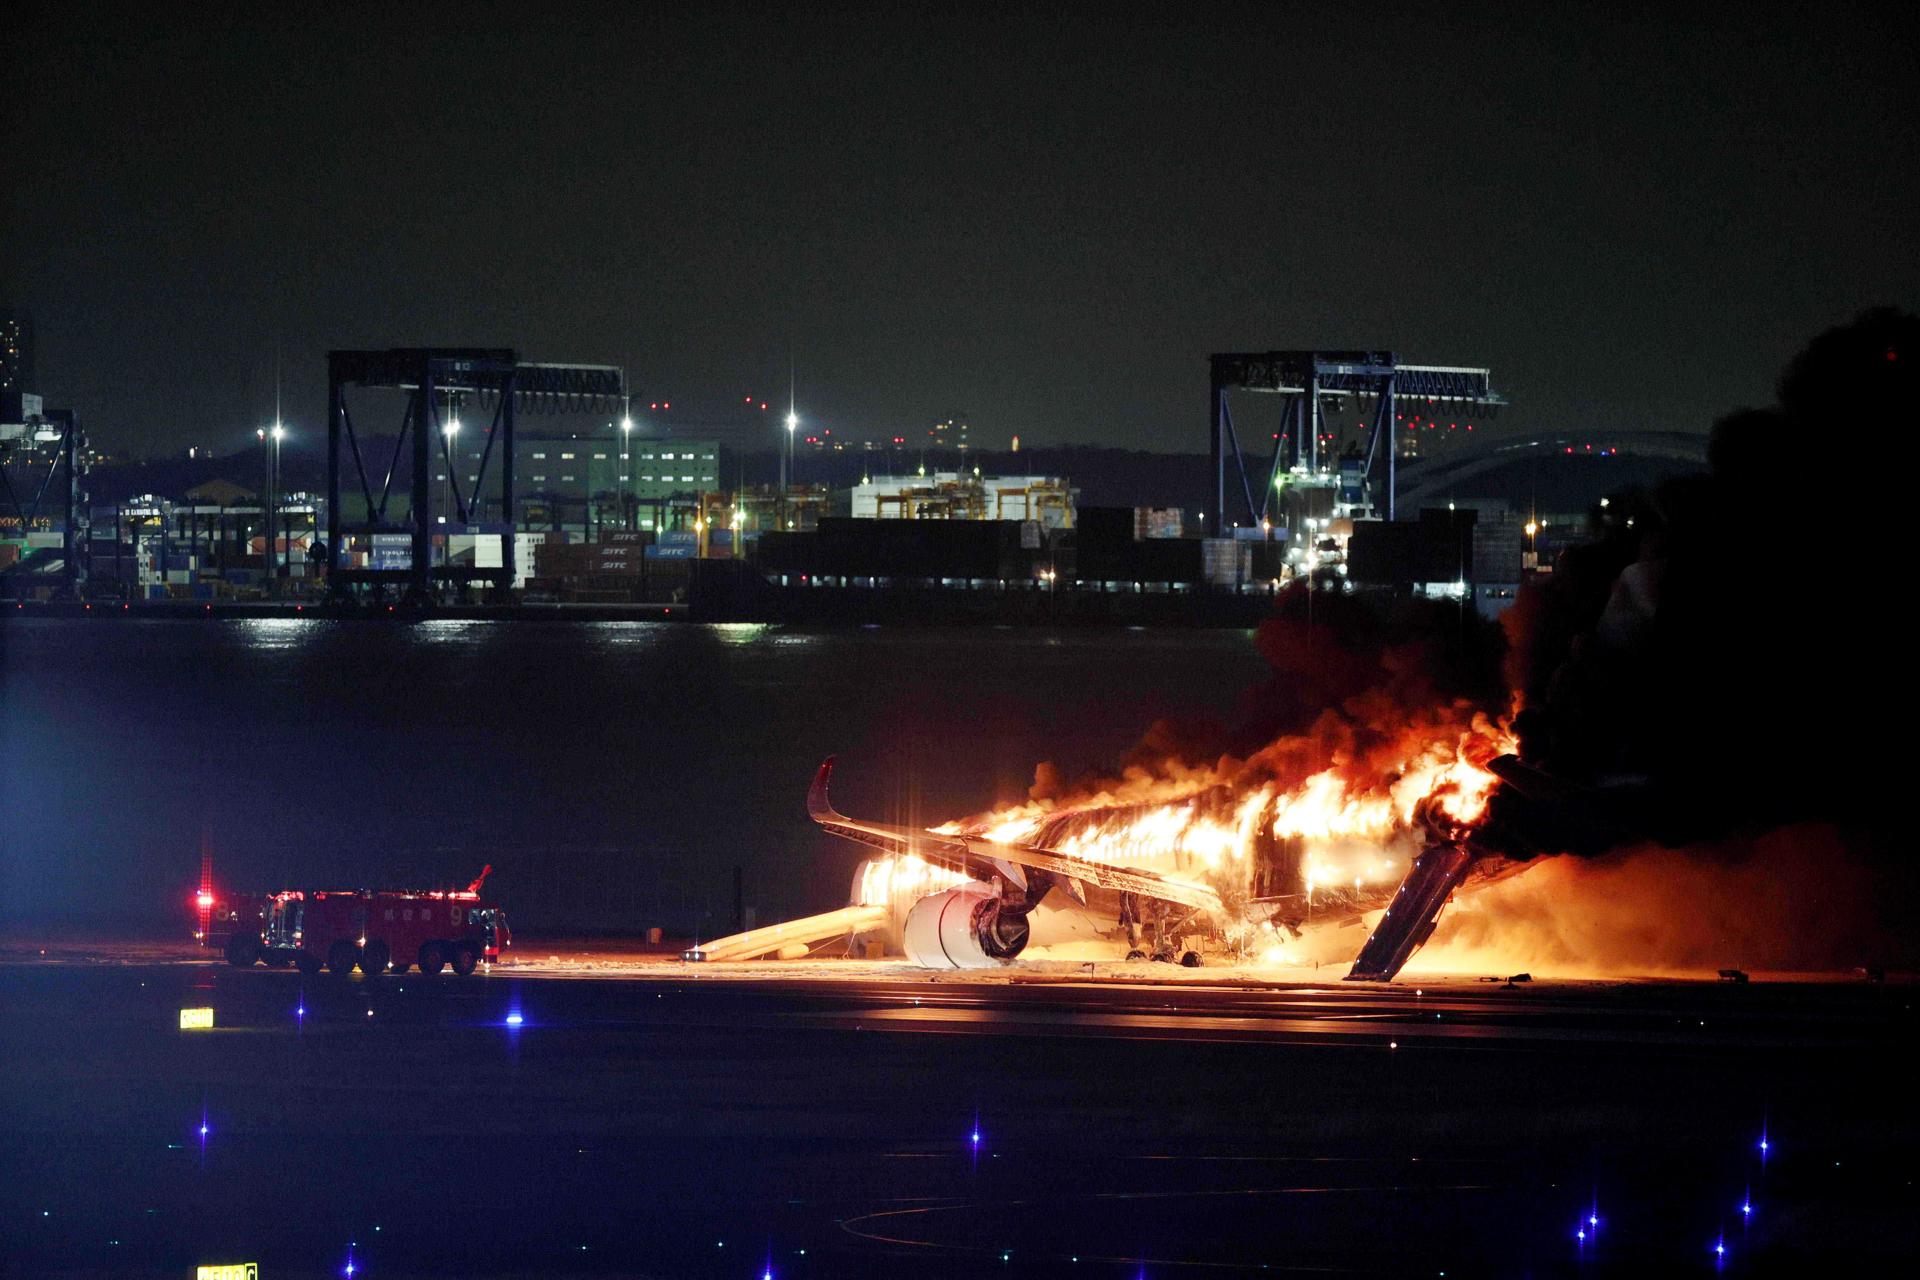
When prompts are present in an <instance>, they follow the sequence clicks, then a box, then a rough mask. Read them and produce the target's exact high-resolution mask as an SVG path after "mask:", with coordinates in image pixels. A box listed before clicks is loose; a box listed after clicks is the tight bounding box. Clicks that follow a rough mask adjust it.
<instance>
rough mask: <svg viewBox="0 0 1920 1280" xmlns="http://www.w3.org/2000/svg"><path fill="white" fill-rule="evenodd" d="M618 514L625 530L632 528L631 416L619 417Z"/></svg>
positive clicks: (623, 414)
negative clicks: (622, 517)
mask: <svg viewBox="0 0 1920 1280" xmlns="http://www.w3.org/2000/svg"><path fill="white" fill-rule="evenodd" d="M620 513H621V515H623V516H624V517H625V523H626V526H627V528H629V529H631V528H633V518H634V492H633V415H632V414H631V413H625V412H623V413H622V414H621V415H620Z"/></svg>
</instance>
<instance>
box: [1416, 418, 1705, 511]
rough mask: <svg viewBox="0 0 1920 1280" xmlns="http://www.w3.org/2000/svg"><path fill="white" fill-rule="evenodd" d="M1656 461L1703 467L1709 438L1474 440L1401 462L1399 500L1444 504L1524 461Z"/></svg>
mask: <svg viewBox="0 0 1920 1280" xmlns="http://www.w3.org/2000/svg"><path fill="white" fill-rule="evenodd" d="M1555 457H1592V458H1599V457H1609V458H1612V457H1621V458H1659V459H1664V460H1667V461H1673V462H1686V463H1693V464H1697V465H1699V466H1703V467H1704V466H1705V465H1706V462H1707V437H1706V436H1705V435H1704V434H1700V433H1696V432H1688V431H1614V432H1605V433H1595V432H1589V433H1582V434H1579V435H1574V434H1570V433H1564V432H1556V433H1552V434H1541V435H1526V436H1507V437H1501V438H1494V439H1485V438H1482V439H1477V440H1475V441H1474V442H1473V443H1472V444H1469V445H1463V446H1460V447H1457V448H1454V449H1449V450H1448V451H1447V452H1446V453H1444V454H1440V455H1439V456H1437V457H1423V458H1406V459H1402V460H1401V462H1400V468H1399V501H1400V503H1401V504H1402V505H1403V506H1405V507H1406V508H1407V509H1408V510H1410V511H1418V510H1419V509H1420V508H1421V507H1422V506H1428V505H1432V504H1433V503H1435V502H1441V501H1445V500H1446V498H1447V497H1448V496H1449V495H1450V494H1451V493H1454V492H1456V491H1457V490H1458V488H1459V486H1460V485H1461V484H1462V483H1463V482H1464V481H1467V480H1471V479H1473V478H1474V477H1475V476H1479V475H1484V474H1486V473H1487V472H1489V471H1496V470H1498V469H1500V468H1501V467H1504V466H1508V465H1511V464H1512V463H1514V462H1516V461H1519V460H1521V459H1525V458H1540V459H1546V458H1555Z"/></svg>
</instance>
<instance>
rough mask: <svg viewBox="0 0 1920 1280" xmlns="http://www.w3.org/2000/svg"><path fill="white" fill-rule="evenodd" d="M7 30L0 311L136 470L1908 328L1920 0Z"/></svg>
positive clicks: (1681, 389)
mask: <svg viewBox="0 0 1920 1280" xmlns="http://www.w3.org/2000/svg"><path fill="white" fill-rule="evenodd" d="M270 8H271V9H274V10H289V12H269V9H270ZM1673 8H1674V9H1675V10H1687V11H1691V10H1692V9H1693V6H1673ZM26 10H27V11H26V13H25V14H24V15H22V16H20V17H15V18H10V20H9V22H8V26H9V27H10V28H12V29H13V30H12V32H11V33H10V36H9V38H8V40H7V64H8V66H9V67H10V68H11V69H12V73H11V74H10V78H9V87H8V88H7V89H6V90H5V95H4V96H5V104H6V105H5V110H6V112H7V118H6V120H5V121H4V125H5V133H4V137H5V147H6V152H5V154H4V155H0V184H4V196H5V208H4V217H5V226H4V231H3V233H0V237H3V238H0V304H6V303H11V304H12V305H24V306H26V307H27V308H29V309H30V310H31V311H32V312H33V313H34V315H35V318H36V323H37V326H38V330H39V364H40V382H41V384H42V387H43V389H44V391H45V392H46V393H47V394H48V395H49V397H50V398H51V399H52V400H53V401H54V402H56V403H63V404H71V405H72V406H73V407H75V408H76V409H78V410H79V411H80V413H81V414H82V415H83V420H84V421H86V422H87V423H88V424H89V425H91V427H92V428H93V430H94V433H95V436H96V438H98V439H102V440H104V441H105V442H107V443H109V444H118V445H123V446H133V447H135V448H139V449H159V448H162V447H172V446H175V445H185V444H187V443H196V442H197V443H202V444H210V445H215V446H220V445H231V446H237V445H239V444H240V443H242V442H243V441H245V440H246V439H247V437H249V436H250V435H251V431H252V427H253V426H254V425H256V424H257V423H258V422H259V421H261V420H262V419H263V418H264V417H266V416H268V415H270V413H271V410H272V402H273V369H274V361H275V350H276V347H278V348H279V349H280V350H281V351H282V352H284V362H285V367H286V370H287V372H286V385H287V393H288V411H287V417H288V419H289V421H290V423H292V424H294V426H295V427H296V429H297V428H298V427H299V426H301V425H302V424H308V425H311V424H315V423H316V422H317V420H318V418H319V417H320V404H321V400H322V398H323V397H322V387H323V385H324V370H323V364H322V358H321V357H322V353H323V352H324V351H325V350H326V349H327V348H329V347H339V346H360V345H369V346H372V345H379V346H385V345H409V344H425V343H462V344H501V345H511V346H515V347H517V348H519V349H520V351H521V352H522V354H523V355H525V356H527V357H529V358H534V359H547V360H586V361H607V362H616V363H618V362H625V363H628V364H629V365H630V366H631V367H632V368H633V370H634V371H635V387H636V389H637V391H638V392H639V393H640V394H641V397H642V398H643V399H649V398H653V397H656V396H666V397H670V398H672V399H674V400H675V401H676V405H675V407H676V409H681V410H686V411H688V412H689V413H691V414H695V415H698V414H703V413H711V412H719V411H722V410H724V409H726V408H728V407H730V406H731V405H733V404H735V403H737V402H738V400H739V397H740V396H741V395H743V394H745V393H747V392H754V393H756V394H760V395H763V396H766V397H767V398H768V399H770V400H774V399H784V396H785V383H786V370H787V360H788V351H789V347H790V346H791V349H792V350H793V352H794V355H795V359H796V362H797V365H798V369H799V382H800V401H801V410H802V412H803V414H805V415H806V416H807V417H808V419H809V421H810V423H826V424H829V425H833V426H835V427H836V428H838V429H840V430H845V431H850V432H854V433H860V432H865V431H871V432H881V431H893V430H897V429H900V428H904V427H915V426H920V425H923V424H924V423H925V422H928V421H931V420H933V419H934V418H936V417H945V416H948V415H950V414H955V413H961V412H965V413H968V414H970V415H971V417H972V420H973V422H974V424H975V429H976V432H977V433H978V434H979V436H980V437H981V439H982V442H983V443H986V444H989V445H998V444H1003V443H1004V441H1005V439H1006V437H1007V436H1008V435H1010V434H1012V433H1014V432H1019V433H1020V434H1022V435H1023V436H1024V437H1025V438H1026V439H1028V440H1034V441H1049V442H1063V441H1102V442H1109V443H1114V444H1120V445H1128V446H1140V447H1154V448H1168V449H1190V450H1195V451H1199V450H1203V449H1204V448H1205V430H1204V413H1203V404H1204V402H1203V392H1204V386H1205V380H1206V368H1205V356H1206V354H1207V353H1208V352H1210V351H1215V350H1233V349H1264V348H1268V347H1293V346H1312V345H1319V346H1334V347H1337V346H1371V345H1379V346H1385V347H1391V348H1394V349H1396V350H1398V351H1400V352H1401V353H1402V355H1403V356H1404V357H1411V358H1415V359H1420V360H1425V361H1429V362H1433V363H1459V364H1485V365H1489V366H1491V367H1492V369H1493V370H1494V374H1495V379H1496V383H1497V384H1498V385H1500V386H1501V387H1502V388H1503V389H1504V390H1505V391H1506V392H1507V393H1508V394H1509V395H1510V396H1511V397H1512V398H1513V400H1514V402H1515V406H1516V407H1515V408H1514V409H1513V410H1511V411H1509V413H1508V414H1507V415H1505V417H1504V418H1503V420H1502V424H1501V425H1502V426H1505V425H1508V424H1513V423H1518V424H1524V425H1527V426H1538V427H1542V428H1554V427H1568V426H1577V425H1579V424H1588V425H1591V426H1594V427H1596V428H1605V427H1608V426H1620V427H1670V428H1681V429H1704V427H1705V426H1706V425H1707V424H1708V423H1709V421H1710V420H1711V419H1712V417H1713V416H1714V415H1715V414H1717V413H1718V412H1720V411H1722V410H1723V409H1725V408H1727V407H1729V406H1731V405H1734V404H1737V403H1743V402H1761V401H1765V400H1766V399H1768V398H1769V397H1770V394H1771V388H1772V382H1773V378H1774V376H1775V375H1776V373H1777V372H1778V370H1779V368H1780V366H1781V364H1782V363H1783V362H1784V360H1785V359H1786V358H1787V357H1788V356H1789V355H1790V354H1791V353H1792V352H1793V351H1794V350H1796V349H1797V348H1798V347H1799V346H1800V345H1801V344H1802V343H1803V342H1804V341H1805V340H1806V338H1808V337H1809V336H1811V335H1812V334H1813V333H1814V332H1816V331H1818V330H1820V329H1822V328H1824V327H1826V326H1828V325H1831V324H1834V323H1836V322H1839V321H1841V320H1844V319H1846V318H1848V317H1849V316H1851V315H1852V314H1853V313H1854V312H1856V311H1857V310H1859V309H1860V308H1862V307H1864V306H1866V305H1868V304H1872V303H1876V302H1880V303H1893V304H1897V305H1901V306H1905V307H1909V308H1913V307H1915V306H1916V305H1920V254H1917V253H1916V248H1915V236H1914V234H1913V228H1914V225H1915V216H1916V213H1915V211H1916V210H1917V209H1920V199H1916V196H1917V195H1920V191H1916V186H1917V185H1920V183H1917V182H1916V173H1915V168H1916V161H1915V156H1916V154H1917V152H1916V144H1917V142H1920V128H1916V124H1917V123H1920V122H1917V121H1916V114H1920V113H1917V112H1916V107H1915V99H1914V94H1915V77H1914V67H1915V65H1916V62H1917V61H1920V60H1917V59H1916V53H1920V47H1917V42H1916V39H1915V26H1914V20H1913V19H1912V18H1910V17H1907V16H1904V15H1905V14H1906V13H1907V12H1910V10H1909V9H1908V7H1907V6H1895V5H1871V6H1861V7H1857V8H1855V7H1849V6H1845V5H1836V4H1825V5H1818V6H1803V7H1795V8H1779V9H1770V8H1764V7H1756V6H1736V7H1730V8H1729V9H1727V10H1726V11H1724V12H1723V13H1721V14H1720V15H1719V16H1718V17H1707V18H1702V17H1698V16H1679V15H1677V14H1676V13H1670V12H1668V9H1667V7H1665V6H1647V7H1645V8H1643V9H1638V10H1635V9H1633V8H1631V7H1623V6H1607V7H1606V8H1605V9H1604V10H1603V9H1600V8H1593V9H1586V8H1584V7H1582V6H1575V5H1565V6H1517V5H1500V6H1490V7H1487V8H1479V7H1475V6H1468V5H1462V4H1436V5H1423V6H1406V7H1393V6H1386V7H1382V6H1366V7H1359V8H1356V7H1355V6H1351V5H1302V6H1291V5H1267V6H1257V7H1249V8H1212V7H1209V6H1206V5H1201V4H1192V3H1189V4H1177V5H1167V6H1164V7H1163V8H1162V9H1161V10H1160V11H1159V12H1157V13H1155V12H1152V11H1140V12H1137V13H1133V14H1131V15H1126V16H1123V13H1124V11H1122V10H1120V9H1118V8H1113V7H1109V6H1094V5H1088V6H1063V5H1050V6H1045V7H1039V6H1036V7H1034V8H1032V9H1029V10H1024V11H1003V12H1000V13H998V14H989V13H987V12H986V11H984V10H982V9H980V8H978V7H977V6H969V5H945V6H937V7H936V6H920V5H909V6H900V5H895V6H887V7H883V8H875V9H872V10H869V11H856V10H835V9H831V8H830V7H827V6H820V5H803V6H795V7H792V8H784V9H783V8H732V7H727V6H722V5H712V6H671V7H666V8H662V9H660V10H657V11H656V10H650V9H643V8H640V7H637V6H635V7H623V8H618V9H604V10H603V9H598V8H590V7H569V6H565V5H558V4H551V5H548V4H542V5H531V4H525V5H512V6H498V7H494V6H487V5H478V4H463V5H457V6H447V7H437V6H421V5H410V4H406V3H398V2H396V3H390V4H385V5H379V6H352V7H347V6H337V5H306V6H299V7H298V8H297V9H295V8H294V7H292V6H272V7H269V6H260V7H258V8H257V9H256V10H254V11H251V12H249V11H245V10H232V11H228V12H226V13H224V14H223V13H222V11H221V10H219V9H217V8H216V7H213V6H200V5H194V6H176V5H167V6H147V7H146V8H145V9H144V11H143V12H144V14H145V16H144V18H140V19H131V18H127V17H124V16H122V13H123V11H121V10H118V9H116V10H114V11H113V14H112V17H111V18H109V17H108V16H106V15H105V14H104V13H102V12H100V11H97V10H91V9H90V7H89V6H85V5H74V4H43V3H40V2H39V0H29V3H28V4H27V6H26ZM15 12H16V13H18V8H17V7H16V10H15ZM143 23H144V24H145V25H142V24H143Z"/></svg>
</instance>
